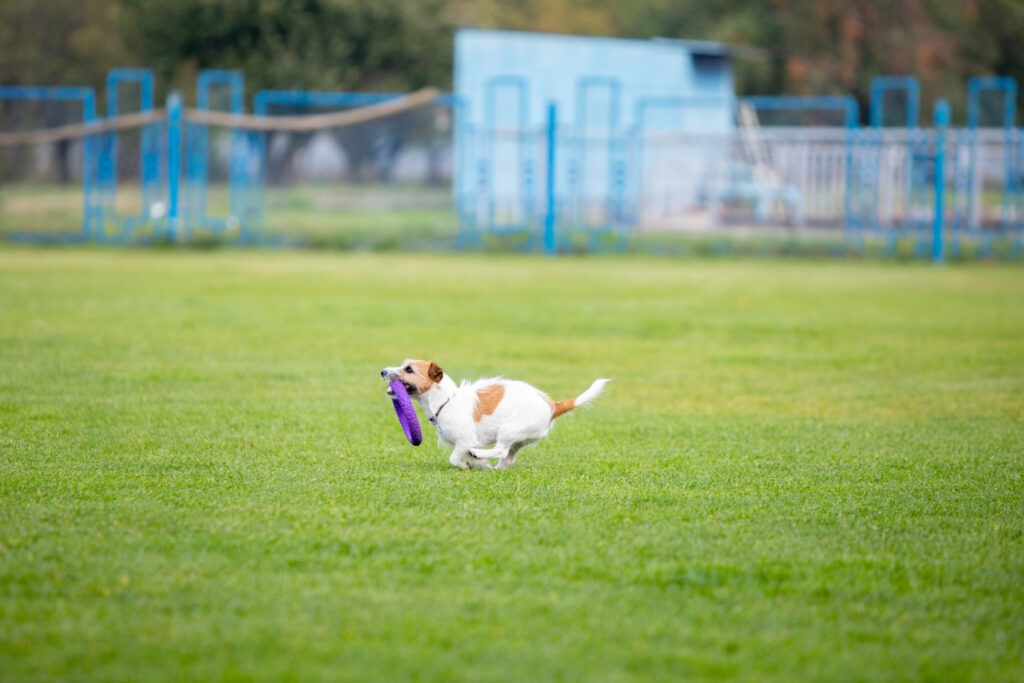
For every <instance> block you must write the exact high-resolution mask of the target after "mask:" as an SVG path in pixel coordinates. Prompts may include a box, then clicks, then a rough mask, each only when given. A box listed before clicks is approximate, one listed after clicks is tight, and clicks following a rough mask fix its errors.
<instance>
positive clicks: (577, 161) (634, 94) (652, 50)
mask: <svg viewBox="0 0 1024 683" xmlns="http://www.w3.org/2000/svg"><path fill="white" fill-rule="evenodd" d="M553 67H554V68H553ZM455 94H456V95H457V96H459V97H462V98H463V99H464V100H466V101H467V102H472V103H473V104H474V105H475V106H477V107H478V108H477V109H471V108H469V107H467V109H466V116H467V119H468V122H466V124H468V125H460V126H458V127H457V129H456V135H457V138H456V147H457V148H458V154H457V156H458V164H457V165H458V168H457V172H456V175H457V177H458V180H457V182H458V184H457V188H456V194H457V195H459V196H468V195H470V194H475V195H477V196H478V198H479V199H478V201H477V202H475V203H474V204H473V205H475V206H476V209H477V210H476V211H475V212H474V215H473V225H474V228H478V229H482V230H489V231H497V232H506V231H515V232H520V231H522V230H527V231H534V230H535V229H536V227H537V226H538V224H539V223H542V221H541V220H538V219H541V218H542V217H543V216H544V206H543V201H538V197H537V196H536V195H537V192H538V190H539V189H541V190H542V188H538V185H539V182H538V180H537V179H538V178H539V177H540V169H541V168H542V164H543V160H542V158H541V156H540V155H541V153H542V149H543V141H544V130H545V128H546V127H547V120H546V119H547V116H548V114H549V112H548V107H549V105H550V104H551V103H552V102H553V103H555V104H556V107H557V112H558V114H559V115H560V116H561V117H562V121H561V122H560V125H561V129H562V131H563V132H561V133H560V134H559V144H561V145H563V146H565V147H566V152H567V153H565V154H560V155H559V163H558V167H557V168H556V169H555V170H556V192H558V193H559V195H560V197H562V200H561V201H560V202H559V203H560V205H561V206H562V210H561V216H560V220H568V221H570V222H572V223H574V225H575V227H578V228H583V229H585V230H588V231H589V230H593V229H595V228H596V229H598V230H608V229H609V228H612V227H615V226H628V225H630V224H632V223H633V222H634V221H635V219H636V215H635V212H634V211H633V210H632V204H633V202H631V201H630V196H629V195H630V193H631V192H635V191H636V190H637V189H638V188H637V187H636V186H635V184H634V185H633V186H631V179H630V175H631V174H630V173H629V170H628V169H629V167H630V163H631V160H630V159H628V158H627V156H628V153H629V147H630V144H631V137H630V135H631V131H632V130H633V127H635V123H636V122H635V121H632V120H630V115H631V114H632V112H633V111H634V103H635V102H636V101H637V100H638V99H643V98H655V97H694V98H697V97H709V98H715V97H724V96H731V95H732V94H733V81H732V69H731V60H730V56H729V53H728V49H727V48H726V47H725V46H723V45H720V44H717V43H710V42H702V41H677V40H660V39H659V40H624V39H615V38H597V37H582V36H565V35H555V34H540V33H526V32H515V31H488V30H480V29H461V30H459V31H458V32H457V33H456V38H455ZM602 97H603V98H604V100H603V101H602V102H601V103H600V105H598V106H597V108H595V106H594V105H593V104H592V103H593V102H594V101H596V100H598V99H599V98H602ZM499 102H500V104H499ZM601 109H603V110H605V111H607V115H606V117H605V118H604V120H603V121H602V122H601V124H599V125H595V121H594V119H595V117H594V113H595V111H599V110H601ZM573 122H575V129H574V126H573ZM724 125H725V126H727V127H728V126H731V125H732V121H731V118H728V117H727V118H726V119H725V124H724ZM586 129H589V130H586ZM633 175H635V174H633ZM559 188H561V189H559ZM467 205H470V203H467ZM599 217H603V220H601V219H600V218H599ZM595 220H601V222H600V224H596V223H594V221H595ZM538 232H539V231H538Z"/></svg>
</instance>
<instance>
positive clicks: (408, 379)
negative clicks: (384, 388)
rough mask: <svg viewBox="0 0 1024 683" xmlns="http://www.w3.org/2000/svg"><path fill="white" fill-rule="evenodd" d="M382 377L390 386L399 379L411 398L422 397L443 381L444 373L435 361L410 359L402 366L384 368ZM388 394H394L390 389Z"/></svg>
mask: <svg viewBox="0 0 1024 683" xmlns="http://www.w3.org/2000/svg"><path fill="white" fill-rule="evenodd" d="M380 376H381V378H382V379H383V380H384V381H385V382H388V383H389V384H390V383H391V382H393V381H394V380H396V379H397V380H398V381H399V382H401V383H402V384H403V385H405V390H406V391H408V392H409V395H410V396H422V395H423V394H425V393H427V392H428V391H430V390H431V389H432V388H433V387H434V385H435V384H437V383H438V382H440V381H441V379H442V378H443V377H444V371H443V370H442V369H441V368H440V367H439V366H438V364H437V363H434V362H433V361H429V360H413V359H411V358H409V359H406V360H405V361H404V362H403V363H402V364H401V365H398V366H395V367H391V368H384V369H383V370H381V371H380ZM388 393H389V394H391V393H393V392H392V391H391V388H390V387H388Z"/></svg>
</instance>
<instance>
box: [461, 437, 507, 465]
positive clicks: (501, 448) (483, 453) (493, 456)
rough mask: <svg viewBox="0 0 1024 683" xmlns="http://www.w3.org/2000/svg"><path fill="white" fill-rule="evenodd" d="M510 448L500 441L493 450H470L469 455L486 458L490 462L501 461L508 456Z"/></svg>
mask: <svg viewBox="0 0 1024 683" xmlns="http://www.w3.org/2000/svg"><path fill="white" fill-rule="evenodd" d="M509 448H510V446H509V445H508V444H503V443H501V442H500V441H499V442H498V443H496V444H495V445H494V447H493V448H470V449H469V454H470V455H472V456H475V457H477V458H488V459H490V460H501V459H502V458H504V457H505V456H507V455H508V451H509Z"/></svg>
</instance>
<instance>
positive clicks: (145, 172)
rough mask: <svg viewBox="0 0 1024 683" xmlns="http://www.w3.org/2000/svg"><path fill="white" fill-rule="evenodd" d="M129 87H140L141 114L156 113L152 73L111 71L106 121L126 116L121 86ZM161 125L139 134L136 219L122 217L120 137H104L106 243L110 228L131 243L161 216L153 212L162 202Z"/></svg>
mask: <svg viewBox="0 0 1024 683" xmlns="http://www.w3.org/2000/svg"><path fill="white" fill-rule="evenodd" d="M127 83H137V84H138V85H139V109H138V111H139V112H148V111H152V110H153V97H154V95H153V72H152V71H150V70H149V69H111V70H110V71H109V72H108V73H107V118H108V119H112V118H115V117H117V116H119V115H120V114H123V113H125V112H124V111H122V109H121V107H120V86H122V85H123V84H127ZM159 136H160V125H159V124H155V123H154V124H149V125H145V126H143V127H142V129H141V131H140V141H139V142H140V145H139V156H140V158H139V168H140V179H139V180H140V192H141V205H140V207H139V212H138V213H137V214H134V215H123V216H122V215H119V214H118V213H117V208H116V204H115V202H116V199H117V180H118V177H117V158H118V150H117V148H118V133H117V131H111V132H110V133H107V134H106V135H104V136H103V144H102V152H101V154H100V162H99V183H100V187H101V192H102V194H103V226H104V229H103V232H102V234H101V235H100V236H99V237H100V239H105V238H106V237H107V236H108V235H107V231H108V230H109V227H110V226H111V225H113V226H114V227H117V228H119V232H120V237H121V239H123V240H130V239H131V238H132V236H133V234H134V233H135V231H136V230H137V229H138V228H139V227H140V226H141V225H143V224H146V223H152V221H153V220H154V218H156V217H157V216H158V215H159V211H155V210H154V209H155V208H156V206H157V202H159V200H160V190H161V188H160V137H159Z"/></svg>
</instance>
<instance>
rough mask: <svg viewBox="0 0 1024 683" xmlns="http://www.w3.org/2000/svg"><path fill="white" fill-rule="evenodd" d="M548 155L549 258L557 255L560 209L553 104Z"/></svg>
mask: <svg viewBox="0 0 1024 683" xmlns="http://www.w3.org/2000/svg"><path fill="white" fill-rule="evenodd" d="M547 133H548V134H547V140H548V144H547V147H548V154H547V188H546V190H547V198H548V201H547V210H546V213H545V216H544V252H545V253H546V254H547V255H548V256H554V255H555V221H556V219H557V216H558V207H557V206H556V204H555V201H556V200H555V176H556V171H555V168H556V167H555V149H556V148H557V146H558V106H557V105H556V104H555V103H554V102H552V103H551V104H550V105H549V106H548V131H547Z"/></svg>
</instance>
